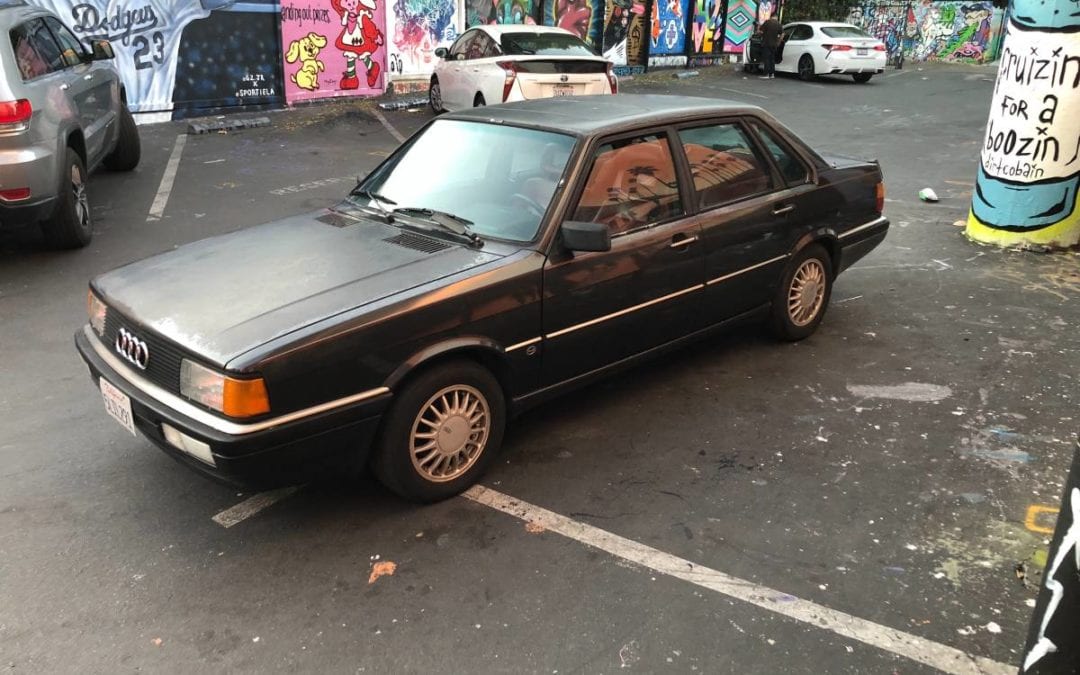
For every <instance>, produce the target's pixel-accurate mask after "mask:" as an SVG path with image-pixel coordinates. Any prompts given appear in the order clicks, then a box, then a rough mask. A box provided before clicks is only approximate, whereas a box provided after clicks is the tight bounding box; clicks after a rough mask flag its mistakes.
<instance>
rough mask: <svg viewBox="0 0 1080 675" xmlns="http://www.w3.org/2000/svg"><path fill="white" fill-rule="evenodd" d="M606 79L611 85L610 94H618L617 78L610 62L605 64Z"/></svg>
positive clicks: (613, 66) (613, 65)
mask: <svg viewBox="0 0 1080 675" xmlns="http://www.w3.org/2000/svg"><path fill="white" fill-rule="evenodd" d="M607 79H608V82H610V83H611V93H612V94H618V93H619V77H618V76H617V75H616V74H615V64H614V63H611V62H610V61H609V62H608V64H607Z"/></svg>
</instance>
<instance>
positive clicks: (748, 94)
mask: <svg viewBox="0 0 1080 675" xmlns="http://www.w3.org/2000/svg"><path fill="white" fill-rule="evenodd" d="M720 89H722V90H724V91H731V92H734V93H736V94H742V95H743V96H754V97H756V98H766V99H767V98H769V97H768V96H765V95H764V94H751V93H750V92H748V91H740V90H738V89H731V88H728V87H720Z"/></svg>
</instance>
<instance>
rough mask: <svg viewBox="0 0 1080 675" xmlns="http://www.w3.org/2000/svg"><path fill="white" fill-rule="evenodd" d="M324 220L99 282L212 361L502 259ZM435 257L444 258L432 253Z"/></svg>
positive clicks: (142, 318) (251, 234)
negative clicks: (337, 315) (401, 240)
mask: <svg viewBox="0 0 1080 675" xmlns="http://www.w3.org/2000/svg"><path fill="white" fill-rule="evenodd" d="M403 234H404V231H403V230H401V229H399V228H397V227H394V226H392V225H386V224H383V223H380V222H374V221H369V220H356V219H353V218H349V217H347V216H344V215H342V214H339V213H336V212H332V211H319V212H316V213H311V214H306V215H302V216H296V217H292V218H287V219H284V220H280V221H276V222H273V223H267V224H265V225H259V226H256V227H251V228H248V229H244V230H241V231H238V232H233V233H231V234H226V235H223V236H219V237H213V238H210V239H204V240H202V241H197V242H194V243H191V244H187V245H185V246H182V247H180V248H178V249H175V250H173V251H169V252H167V253H163V254H159V255H156V256H154V257H151V258H147V259H145V260H142V261H139V262H135V263H132V264H129V265H126V266H124V267H121V268H119V269H116V270H114V271H112V272H108V273H106V274H103V275H101V276H99V277H97V278H96V279H95V280H94V282H93V284H92V285H93V288H94V289H95V290H96V292H98V293H99V294H100V296H101V297H102V299H103V300H104V301H105V302H106V304H108V305H109V306H110V308H115V309H116V310H119V312H120V313H121V314H123V315H125V316H126V317H128V318H129V319H130V320H132V321H133V322H135V323H136V324H138V325H139V326H142V327H146V328H149V329H151V330H153V331H155V332H156V333H158V334H160V335H161V336H162V337H165V338H167V339H169V340H172V341H173V342H176V343H177V344H179V345H180V346H182V347H184V348H186V349H188V350H191V351H192V352H194V353H196V354H199V355H200V356H202V357H204V358H205V359H207V360H208V361H210V362H212V363H215V364H217V365H219V366H225V365H226V364H227V363H228V362H229V361H230V360H231V359H233V358H235V357H236V356H239V355H240V354H243V353H244V352H247V351H249V350H251V349H253V348H255V347H258V346H259V345H261V344H264V343H266V342H268V341H270V340H272V339H274V338H277V337H280V336H282V335H285V334H287V333H290V332H292V331H295V330H297V329H299V328H303V327H304V326H307V325H309V324H311V323H314V322H316V321H319V320H321V319H325V318H327V317H329V316H333V315H334V314H337V313H340V312H344V311H347V310H351V309H354V308H356V307H360V306H363V305H365V304H368V303H371V302H375V301H378V300H380V299H382V298H386V297H388V296H390V295H393V294H395V293H400V292H403V291H407V290H408V289H410V288H415V287H417V286H420V285H423V284H428V283H431V282H433V281H437V280H439V279H441V278H443V277H446V276H449V275H452V274H455V273H459V272H462V271H465V270H468V269H470V268H473V267H476V266H478V265H483V264H485V263H489V262H491V261H493V260H496V259H498V258H499V257H501V256H499V255H496V254H493V253H489V252H485V251H482V250H478V249H474V248H470V247H468V246H464V245H460V244H457V243H454V242H451V241H444V240H441V239H428V238H426V237H423V236H419V235H411V234H409V235H405V236H406V237H413V241H412V242H405V243H406V244H409V243H411V244H413V245H416V244H417V243H418V244H420V248H424V249H427V250H418V249H417V248H410V247H409V246H408V245H403V244H402V243H395V241H394V238H395V237H398V236H399V235H403ZM431 248H436V249H439V250H435V251H431V250H430V249H431Z"/></svg>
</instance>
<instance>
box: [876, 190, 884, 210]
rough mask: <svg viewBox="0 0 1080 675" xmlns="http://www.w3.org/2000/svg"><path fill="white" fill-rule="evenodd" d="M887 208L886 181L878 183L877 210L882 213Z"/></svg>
mask: <svg viewBox="0 0 1080 675" xmlns="http://www.w3.org/2000/svg"><path fill="white" fill-rule="evenodd" d="M884 210H885V183H878V184H877V212H878V213H882V212H883V211H884Z"/></svg>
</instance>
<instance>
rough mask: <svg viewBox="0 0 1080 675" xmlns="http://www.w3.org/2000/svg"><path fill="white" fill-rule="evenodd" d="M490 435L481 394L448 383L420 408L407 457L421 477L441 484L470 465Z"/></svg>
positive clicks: (450, 479) (469, 388)
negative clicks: (447, 385)
mask: <svg viewBox="0 0 1080 675" xmlns="http://www.w3.org/2000/svg"><path fill="white" fill-rule="evenodd" d="M490 434H491V410H490V407H489V405H488V401H487V399H486V398H485V397H484V395H483V394H482V393H480V391H479V390H478V389H476V388H474V387H470V386H468V385H464V384H457V385H451V386H449V387H446V388H444V389H442V390H440V391H438V392H436V393H435V395H434V396H432V397H431V398H429V399H428V400H427V402H426V403H425V404H424V405H423V406H422V407H421V409H420V413H419V414H418V415H417V416H416V419H415V420H414V421H413V425H412V431H411V432H410V434H409V457H410V458H411V459H412V465H413V468H414V469H416V471H417V473H419V474H420V475H421V476H422V477H423V478H424V479H425V480H429V481H431V482H434V483H445V482H448V481H452V480H454V479H455V478H458V477H460V476H461V475H462V474H464V473H465V472H466V471H468V470H469V469H470V468H472V466H473V465H474V464H475V463H476V460H478V459H479V458H480V456H481V455H482V454H483V453H484V448H485V446H486V445H487V441H488V437H489V436H490Z"/></svg>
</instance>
